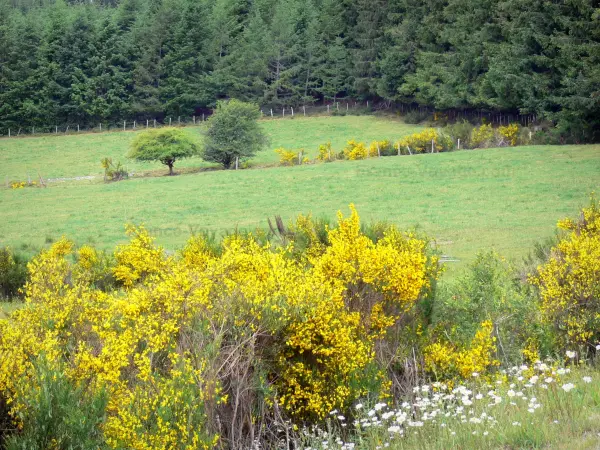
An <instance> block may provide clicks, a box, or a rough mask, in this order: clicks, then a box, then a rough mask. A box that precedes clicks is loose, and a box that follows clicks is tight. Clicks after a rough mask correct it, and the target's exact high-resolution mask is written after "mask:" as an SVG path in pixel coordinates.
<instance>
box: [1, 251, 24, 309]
mask: <svg viewBox="0 0 600 450" xmlns="http://www.w3.org/2000/svg"><path fill="white" fill-rule="evenodd" d="M26 280H27V260H26V259H25V258H24V257H22V256H21V255H19V254H15V253H14V252H13V251H12V250H11V249H10V248H8V247H4V248H0V299H3V300H12V299H14V298H17V297H20V296H21V293H20V292H19V291H20V289H21V288H22V287H23V286H24V285H25V281H26Z"/></svg>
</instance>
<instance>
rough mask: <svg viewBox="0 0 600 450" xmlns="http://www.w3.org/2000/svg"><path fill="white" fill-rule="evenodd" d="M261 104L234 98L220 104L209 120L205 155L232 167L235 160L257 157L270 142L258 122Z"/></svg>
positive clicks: (227, 167)
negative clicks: (255, 155) (257, 153)
mask: <svg viewBox="0 0 600 450" xmlns="http://www.w3.org/2000/svg"><path fill="white" fill-rule="evenodd" d="M259 117H260V110H259V108H258V105H256V104H253V103H245V102H242V101H240V100H236V99H231V100H226V101H220V102H218V103H217V109H216V110H215V113H214V114H213V115H212V116H211V117H210V119H209V120H208V129H207V130H206V136H205V139H204V152H203V156H202V157H203V158H204V159H205V160H206V161H211V162H217V163H220V164H222V165H223V167H224V168H226V169H229V168H230V167H231V166H232V165H233V164H234V163H235V161H236V160H238V161H244V160H246V159H248V158H251V157H252V156H254V154H255V153H256V152H257V151H259V150H261V149H262V148H263V147H264V146H265V145H267V143H268V138H267V135H266V134H265V133H264V131H263V130H262V129H261V127H260V126H259V124H258V118H259Z"/></svg>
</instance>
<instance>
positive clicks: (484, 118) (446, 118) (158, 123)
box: [0, 100, 537, 139]
mask: <svg viewBox="0 0 600 450" xmlns="http://www.w3.org/2000/svg"><path fill="white" fill-rule="evenodd" d="M377 111H387V112H392V113H396V114H398V115H400V116H404V115H406V114H415V113H418V114H419V115H422V116H423V120H425V118H426V117H429V118H431V117H432V118H433V122H434V123H435V122H440V123H445V122H456V121H461V120H467V121H470V122H486V123H491V124H494V125H500V126H502V125H509V124H511V123H519V124H520V125H522V126H527V127H530V126H533V125H534V124H536V123H537V117H536V115H535V114H519V113H515V112H510V113H506V112H496V111H486V110H482V109H461V110H446V111H439V110H436V109H434V108H431V107H427V106H421V105H418V104H402V103H391V102H371V101H360V102H359V101H354V100H340V101H335V102H327V103H321V104H311V105H299V106H276V107H272V106H266V107H261V108H260V112H261V117H262V118H263V119H264V120H267V119H285V118H295V117H307V116H319V115H345V114H349V115H353V114H370V113H373V112H377ZM211 114H212V111H211V110H207V111H206V112H203V113H199V114H198V115H192V116H165V117H158V118H152V119H150V118H142V119H124V120H118V121H98V122H96V123H90V122H86V124H85V125H84V124H80V123H77V122H74V121H73V122H69V123H63V124H60V125H58V124H57V125H46V126H18V125H17V126H14V127H12V126H11V127H10V128H9V127H6V128H0V138H5V139H7V138H18V137H25V136H34V135H50V134H54V135H65V134H78V133H101V132H108V131H110V132H115V131H137V130H143V129H149V128H160V127H165V126H182V127H187V126H201V125H202V124H203V123H204V122H206V120H207V119H208V118H209V117H210V115H211Z"/></svg>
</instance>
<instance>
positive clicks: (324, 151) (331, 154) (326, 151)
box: [317, 141, 337, 162]
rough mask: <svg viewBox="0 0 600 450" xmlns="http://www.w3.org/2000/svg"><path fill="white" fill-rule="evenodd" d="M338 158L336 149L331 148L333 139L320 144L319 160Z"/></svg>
mask: <svg viewBox="0 0 600 450" xmlns="http://www.w3.org/2000/svg"><path fill="white" fill-rule="evenodd" d="M336 158H337V155H336V153H335V151H334V150H333V149H332V148H331V141H329V142H327V143H326V144H321V145H319V154H318V155H317V160H318V161H325V162H327V161H333V160H335V159H336Z"/></svg>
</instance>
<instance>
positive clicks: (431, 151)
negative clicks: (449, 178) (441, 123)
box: [431, 139, 434, 153]
mask: <svg viewBox="0 0 600 450" xmlns="http://www.w3.org/2000/svg"><path fill="white" fill-rule="evenodd" d="M433 148H434V147H433V139H432V140H431V153H433Z"/></svg>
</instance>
